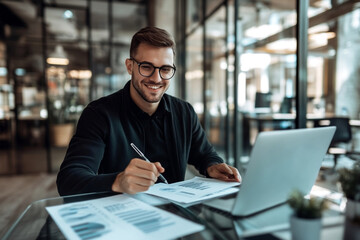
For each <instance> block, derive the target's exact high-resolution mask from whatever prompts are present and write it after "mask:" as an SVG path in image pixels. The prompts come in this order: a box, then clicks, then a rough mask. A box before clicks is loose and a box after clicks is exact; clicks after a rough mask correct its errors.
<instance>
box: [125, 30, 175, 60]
mask: <svg viewBox="0 0 360 240" xmlns="http://www.w3.org/2000/svg"><path fill="white" fill-rule="evenodd" d="M140 43H145V44H148V45H150V46H154V47H170V48H171V49H172V50H173V53H174V55H175V42H174V40H173V37H172V36H171V35H170V33H168V32H167V31H166V30H164V29H161V28H157V27H145V28H142V29H140V30H139V31H138V32H137V33H135V35H134V36H133V37H132V40H131V45H130V57H134V56H135V55H136V51H137V49H138V47H139V45H140Z"/></svg>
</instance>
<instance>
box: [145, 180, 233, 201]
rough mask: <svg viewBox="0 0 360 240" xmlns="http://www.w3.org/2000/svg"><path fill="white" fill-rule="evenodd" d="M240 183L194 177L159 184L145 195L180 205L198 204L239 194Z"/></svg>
mask: <svg viewBox="0 0 360 240" xmlns="http://www.w3.org/2000/svg"><path fill="white" fill-rule="evenodd" d="M238 185H240V183H239V182H224V181H220V180H217V179H213V178H202V177H194V178H192V179H189V180H186V181H181V182H176V183H172V184H164V183H157V184H155V185H153V186H151V187H150V189H149V190H148V191H146V192H145V193H147V194H151V195H155V196H159V197H163V198H166V199H169V200H172V201H175V202H179V203H192V202H198V201H202V200H206V199H210V198H214V197H218V196H223V195H226V194H230V193H234V192H237V191H238V190H239V189H238V188H233V187H234V186H238Z"/></svg>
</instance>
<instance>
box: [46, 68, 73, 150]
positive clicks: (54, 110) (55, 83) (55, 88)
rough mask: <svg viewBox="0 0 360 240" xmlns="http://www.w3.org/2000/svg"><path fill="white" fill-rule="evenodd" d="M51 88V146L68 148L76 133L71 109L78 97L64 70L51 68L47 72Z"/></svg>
mask: <svg viewBox="0 0 360 240" xmlns="http://www.w3.org/2000/svg"><path fill="white" fill-rule="evenodd" d="M47 76H48V88H49V114H48V116H49V120H50V140H51V145H52V146H56V147H66V146H67V145H68V143H69V141H70V139H71V137H72V135H73V132H74V121H73V120H71V118H70V109H71V107H72V106H75V103H76V95H75V93H74V92H73V91H71V86H70V84H69V81H67V77H66V73H65V69H64V68H60V67H50V68H48V70H47Z"/></svg>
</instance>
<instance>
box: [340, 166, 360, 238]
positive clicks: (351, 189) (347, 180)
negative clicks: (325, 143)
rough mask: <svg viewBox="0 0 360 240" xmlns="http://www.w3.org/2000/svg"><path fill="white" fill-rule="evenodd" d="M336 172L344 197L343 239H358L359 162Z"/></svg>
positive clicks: (359, 219) (359, 211) (359, 217)
mask: <svg viewBox="0 0 360 240" xmlns="http://www.w3.org/2000/svg"><path fill="white" fill-rule="evenodd" d="M338 172H339V182H340V185H341V189H342V191H343V192H344V194H345V197H346V208H345V228H344V239H346V240H348V239H360V162H356V163H355V164H354V165H353V167H352V168H341V169H339V171H338Z"/></svg>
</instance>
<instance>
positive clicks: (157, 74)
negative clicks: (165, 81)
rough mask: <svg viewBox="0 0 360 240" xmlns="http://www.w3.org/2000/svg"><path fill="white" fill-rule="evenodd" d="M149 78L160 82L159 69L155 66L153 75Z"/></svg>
mask: <svg viewBox="0 0 360 240" xmlns="http://www.w3.org/2000/svg"><path fill="white" fill-rule="evenodd" d="M151 78H152V79H153V80H154V81H156V82H160V81H161V80H162V79H161V76H160V69H159V68H156V69H155V71H154V73H153V75H152V76H151Z"/></svg>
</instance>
